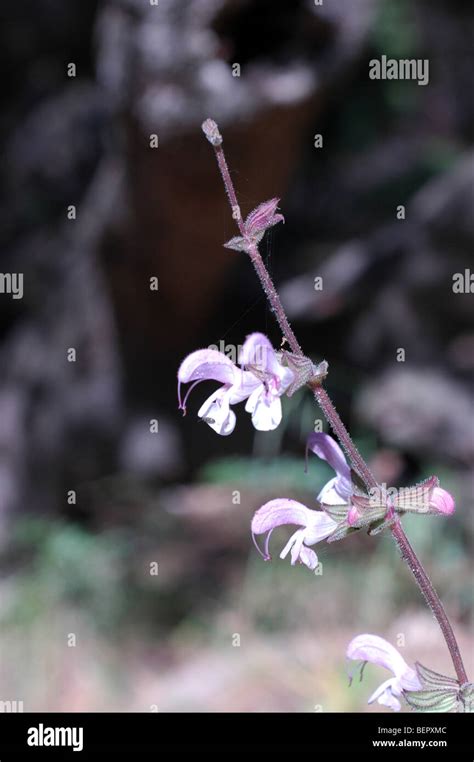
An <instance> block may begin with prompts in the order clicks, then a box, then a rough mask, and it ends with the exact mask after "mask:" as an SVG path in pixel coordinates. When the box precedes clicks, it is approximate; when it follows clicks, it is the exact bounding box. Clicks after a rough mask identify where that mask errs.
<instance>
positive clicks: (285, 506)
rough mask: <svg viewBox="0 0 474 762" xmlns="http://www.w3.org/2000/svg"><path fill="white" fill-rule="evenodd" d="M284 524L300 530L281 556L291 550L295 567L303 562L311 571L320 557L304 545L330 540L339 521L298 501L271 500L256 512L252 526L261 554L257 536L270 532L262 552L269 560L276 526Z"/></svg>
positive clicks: (293, 536) (287, 499) (288, 499)
mask: <svg viewBox="0 0 474 762" xmlns="http://www.w3.org/2000/svg"><path fill="white" fill-rule="evenodd" d="M283 524H290V525H295V526H298V527H300V529H298V530H297V531H296V532H295V533H294V534H293V535H292V537H291V538H290V540H289V541H288V543H287V545H286V546H285V548H284V549H283V551H282V553H281V556H280V557H281V558H284V557H285V556H286V554H287V553H288V552H289V551H290V550H291V563H292V564H295V563H296V561H297V560H299V561H301V563H304V564H305V565H306V566H309V568H310V569H314V568H315V567H316V566H317V563H318V560H317V556H316V554H315V553H314V551H311V550H310V549H309V548H307V547H306V548H304V547H303V544H305V545H315V544H316V543H317V542H319V541H320V540H324V539H326V537H328V536H329V535H330V534H331V532H333V531H334V529H335V527H336V526H337V524H336V522H335V521H333V519H331V518H330V516H328V515H327V514H326V513H324V511H315V510H311V509H310V508H307V507H306V506H305V505H303V504H302V503H299V502H298V501H297V500H291V499H290V498H276V499H275V500H270V501H269V502H268V503H265V505H262V507H261V508H259V509H258V511H256V513H255V515H254V517H253V519H252V524H251V529H252V536H253V538H254V542H255V545H256V547H257V549H258V551H259V552H260V553H262V551H261V550H260V548H259V546H258V545H257V543H256V541H255V535H258V534H265V533H267V537H266V541H265V548H264V552H263V553H262V555H263V557H264V558H265V559H267V560H268V559H269V558H270V554H269V552H268V545H269V540H270V536H271V534H272V532H273V530H274V529H275V528H276V527H279V526H282V525H283Z"/></svg>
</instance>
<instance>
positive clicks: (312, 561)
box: [300, 545, 318, 571]
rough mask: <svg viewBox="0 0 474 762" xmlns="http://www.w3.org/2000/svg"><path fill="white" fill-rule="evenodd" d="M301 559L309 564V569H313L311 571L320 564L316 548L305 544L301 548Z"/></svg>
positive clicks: (305, 563)
mask: <svg viewBox="0 0 474 762" xmlns="http://www.w3.org/2000/svg"><path fill="white" fill-rule="evenodd" d="M300 561H301V563H303V564H304V565H305V566H307V567H308V569H311V571H314V569H316V567H317V565H318V557H317V555H316V553H315V552H314V550H311V548H306V547H305V546H304V545H303V546H302V548H301V550H300Z"/></svg>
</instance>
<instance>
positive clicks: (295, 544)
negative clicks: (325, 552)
mask: <svg viewBox="0 0 474 762" xmlns="http://www.w3.org/2000/svg"><path fill="white" fill-rule="evenodd" d="M305 531H306V530H305V529H297V530H296V532H294V534H292V535H291V537H290V539H289V540H288V542H287V543H286V545H285V547H284V548H283V550H282V551H281V553H280V558H286V557H287V555H288V553H289V552H290V550H291V564H292V566H294V565H295V563H296V562H297V560H298V557H299V554H300V549H301V546H302V545H303V540H304V535H305Z"/></svg>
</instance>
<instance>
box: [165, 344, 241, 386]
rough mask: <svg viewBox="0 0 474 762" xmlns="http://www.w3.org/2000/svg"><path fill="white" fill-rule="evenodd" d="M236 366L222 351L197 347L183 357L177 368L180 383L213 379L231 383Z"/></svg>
mask: <svg viewBox="0 0 474 762" xmlns="http://www.w3.org/2000/svg"><path fill="white" fill-rule="evenodd" d="M236 370H238V368H237V367H236V366H235V365H234V363H233V362H232V360H230V359H229V358H228V357H227V356H226V355H224V354H223V353H222V352H218V351H217V350H215V349H198V350H197V351H196V352H191V354H190V355H188V356H187V357H185V359H184V360H183V362H182V363H181V365H180V366H179V370H178V379H179V381H180V383H184V384H187V383H189V382H190V381H205V380H207V379H213V380H214V381H222V383H224V384H231V383H232V381H233V380H234V374H235V372H236Z"/></svg>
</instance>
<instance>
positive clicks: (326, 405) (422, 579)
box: [202, 119, 468, 686]
mask: <svg viewBox="0 0 474 762" xmlns="http://www.w3.org/2000/svg"><path fill="white" fill-rule="evenodd" d="M202 128H203V131H204V134H205V135H206V137H207V139H208V140H209V142H210V143H211V145H212V146H213V147H214V151H215V154H216V158H217V163H218V165H219V169H220V172H221V175H222V179H223V181H224V186H225V189H226V193H227V196H228V198H229V202H230V205H231V207H232V217H233V218H234V219H235V220H236V222H237V225H238V227H239V231H240V233H241V235H242V236H243V237H246V235H245V228H244V224H243V221H242V215H241V212H240V207H239V204H238V201H237V196H236V193H235V189H234V184H233V182H232V178H231V176H230V172H229V168H228V166H227V162H226V159H225V155H224V151H223V148H222V136H221V134H220V132H219V128H218V126H217V124H216V123H215V122H214V121H213V120H212V119H206V121H205V122H204V124H203V126H202ZM248 253H249V256H250V259H251V260H252V264H253V266H254V267H255V270H256V272H257V275H258V277H259V279H260V283H261V284H262V287H263V290H264V291H265V294H266V296H267V299H268V301H269V303H270V307H271V310H272V312H273V313H274V314H275V317H276V319H277V320H278V324H279V326H280V328H281V330H282V333H283V336H284V337H285V338H286V340H287V342H288V344H289V345H290V347H291V349H292V351H293V352H294V353H295V354H298V355H301V356H304V354H303V350H302V349H301V347H300V344H299V342H298V339H297V338H296V336H295V334H294V332H293V329H292V328H291V326H290V324H289V322H288V318H287V317H286V313H285V310H284V309H283V305H282V303H281V301H280V297H279V295H278V293H277V291H276V289H275V286H274V285H273V281H272V279H271V277H270V275H269V273H268V270H267V268H266V267H265V264H264V262H263V259H262V257H261V255H260V252H259V250H258V246H257V245H256V244H255V243H252V245H251V246H249V250H248ZM309 386H310V388H311V389H312V391H313V393H314V397H315V399H316V401H317V403H318V404H319V406H320V408H321V410H322V412H323V413H324V416H325V418H326V419H327V421H328V423H329V424H330V426H331V427H332V429H333V431H334V433H335V434H336V436H337V438H338V440H339V442H340V443H341V445H342V447H343V448H344V450H345V451H346V453H347V455H348V457H349V459H350V461H351V463H352V465H353V467H354V468H355V470H356V471H357V473H358V474H359V475H360V477H361V479H363V481H364V483H365V485H366V486H367V489H368V490H371V489H373V488H374V487H375V488H376V487H377V486H378V485H377V481H376V479H375V477H374V475H373V474H372V472H371V470H370V468H369V467H368V465H367V463H366V462H365V460H364V458H363V457H362V455H361V454H360V452H359V451H358V449H357V447H356V446H355V444H354V442H353V441H352V438H351V436H350V434H349V432H348V431H347V429H346V427H345V426H344V424H343V422H342V420H341V418H340V416H339V413H338V412H337V410H336V408H335V407H334V404H333V402H332V400H331V398H330V397H329V395H328V393H327V391H326V390H325V389H324V388H323V387H322V385H321V383H320V382H317V383H316V384H314V383H312V382H311V381H310V382H309ZM389 518H392V519H393V520H392V522H391V525H390V531H391V533H392V537H393V539H394V540H395V543H396V545H397V547H398V550H399V551H400V555H401V557H402V559H403V560H404V561H405V563H406V564H407V566H408V567H409V569H410V571H411V573H412V574H413V576H414V578H415V581H416V583H417V585H418V587H419V589H420V591H421V593H422V595H423V597H424V599H425V601H426V603H427V604H428V606H429V607H430V609H431V610H432V612H433V614H434V616H435V618H436V620H437V622H438V624H439V626H440V629H441V632H442V633H443V637H444V639H445V641H446V645H447V646H448V649H449V653H450V654H451V659H452V661H453V664H454V668H455V670H456V675H457V677H458V680H459V683H460V685H461V686H462V685H464V684H465V683H467V682H468V678H467V675H466V670H465V668H464V664H463V660H462V657H461V652H460V650H459V646H458V644H457V641H456V637H455V635H454V632H453V628H452V626H451V623H450V621H449V619H448V617H447V614H446V612H445V610H444V606H443V604H442V602H441V600H440V598H439V596H438V593H437V592H436V590H435V588H434V587H433V584H432V583H431V580H430V578H429V577H428V575H427V573H426V572H425V570H424V568H423V565H422V563H421V561H420V560H419V558H418V556H417V555H416V553H415V551H414V550H413V548H412V546H411V544H410V541H409V540H408V537H407V536H406V534H405V531H404V529H403V527H402V524H401V522H400V519H399V517H398V516H397V515H396V514H395V513H394V512H393V509H392V510H391V511H390V509H389Z"/></svg>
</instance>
